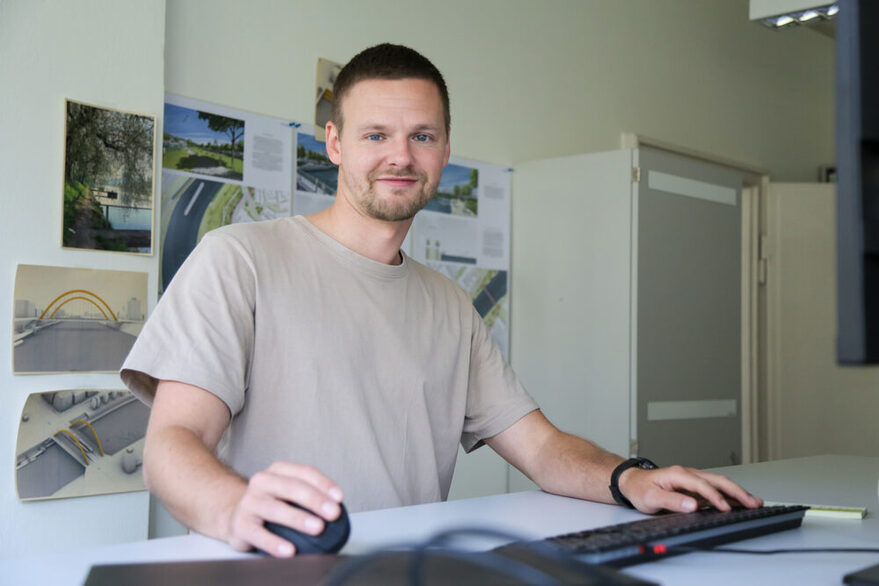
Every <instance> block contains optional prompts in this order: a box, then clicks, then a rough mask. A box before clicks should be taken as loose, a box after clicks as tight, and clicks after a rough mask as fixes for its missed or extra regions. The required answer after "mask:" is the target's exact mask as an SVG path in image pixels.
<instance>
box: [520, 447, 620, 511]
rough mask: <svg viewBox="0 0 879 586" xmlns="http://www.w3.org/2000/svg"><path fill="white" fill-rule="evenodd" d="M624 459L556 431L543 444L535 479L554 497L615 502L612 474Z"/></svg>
mask: <svg viewBox="0 0 879 586" xmlns="http://www.w3.org/2000/svg"><path fill="white" fill-rule="evenodd" d="M622 460H623V459H622V458H620V457H619V456H617V455H615V454H612V453H610V452H608V451H606V450H604V449H602V448H600V447H598V446H597V445H595V444H593V443H592V442H590V441H588V440H585V439H583V438H580V437H577V436H575V435H571V434H569V433H565V432H562V431H557V432H556V433H553V434H551V435H550V436H549V437H548V438H547V439H546V441H544V442H543V444H542V445H541V448H540V451H539V457H538V459H537V462H538V464H537V466H536V469H535V471H534V478H532V480H534V482H536V483H537V485H538V486H540V488H541V489H543V490H545V491H547V492H551V493H553V494H559V495H563V496H571V497H576V498H581V499H588V500H592V501H598V502H605V503H612V502H614V501H613V497H612V496H611V494H610V490H609V489H608V485H609V484H610V475H611V473H612V472H613V469H614V468H615V467H616V466H617V465H618V464H619V463H620V462H622Z"/></svg>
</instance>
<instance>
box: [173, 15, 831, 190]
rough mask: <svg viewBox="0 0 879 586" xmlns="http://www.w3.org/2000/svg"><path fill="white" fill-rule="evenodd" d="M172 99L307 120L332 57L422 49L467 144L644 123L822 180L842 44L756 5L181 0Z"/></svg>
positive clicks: (513, 147) (539, 149)
mask: <svg viewBox="0 0 879 586" xmlns="http://www.w3.org/2000/svg"><path fill="white" fill-rule="evenodd" d="M167 16H168V18H167V30H166V43H167V46H166V48H167V63H166V71H165V83H166V88H167V90H168V91H169V92H174V93H179V94H183V95H186V96H190V97H193V98H203V99H210V100H213V101H216V102H219V103H222V104H228V105H232V106H235V107H240V108H244V109H249V110H253V111H256V112H260V113H264V114H271V115H275V116H279V117H282V118H290V119H292V120H299V121H303V122H307V121H309V120H313V117H314V105H313V102H314V91H315V90H314V75H315V63H316V61H317V58H318V57H326V58H329V59H333V60H335V61H339V62H344V61H347V60H348V59H349V58H350V57H351V56H352V55H353V54H354V53H356V52H358V51H359V50H361V49H363V48H365V47H366V46H369V45H371V44H375V43H379V42H384V41H390V42H398V43H403V44H408V45H410V46H412V47H414V48H415V49H418V50H419V51H422V52H423V53H424V54H425V55H427V56H428V57H429V58H430V59H431V60H433V61H434V62H435V63H436V65H437V66H438V67H439V69H440V70H441V71H442V72H443V74H444V75H445V76H446V81H447V83H448V85H449V88H450V92H451V100H452V149H453V152H454V153H455V154H457V155H459V156H462V157H468V158H472V159H477V160H484V161H487V162H491V163H497V164H501V165H513V164H515V163H518V162H520V161H529V160H534V159H541V158H547V157H554V156H560V155H568V154H577V153H583V152H595V151H603V150H611V149H615V148H619V146H620V142H619V136H620V132H622V131H632V132H636V133H640V134H643V135H645V136H648V137H652V138H655V139H661V140H664V141H666V142H671V143H675V144H679V145H683V146H687V147H690V148H693V149H698V150H700V151H706V152H711V153H715V154H718V155H723V156H726V157H728V158H733V159H736V160H741V161H750V162H754V163H757V164H759V165H761V166H763V167H766V168H768V169H770V170H771V171H772V173H773V179H777V180H785V181H793V180H797V181H811V180H814V178H815V177H816V175H817V170H818V166H819V165H822V164H827V163H828V162H830V161H831V160H832V159H833V150H832V149H833V139H832V133H833V131H832V129H833V126H832V123H833V116H832V111H831V109H832V93H833V87H832V86H833V79H832V61H833V49H832V47H833V42H832V40H831V39H829V38H827V37H824V36H821V35H819V34H818V33H815V32H814V31H811V30H807V29H805V28H799V29H793V30H785V31H780V32H779V31H772V30H769V29H767V28H765V27H763V26H762V25H759V24H756V23H752V22H750V21H748V0H712V1H710V2H705V1H704V0H663V1H661V2H654V1H649V0H617V1H611V2H608V1H606V0H576V1H571V0H546V1H541V2H534V1H532V0H478V1H475V2H474V1H472V0H444V1H442V2H429V1H417V0H412V1H405V2H403V1H401V0H328V1H324V2H312V1H304V0H293V1H286V2H276V1H270V0H252V1H250V2H240V1H238V0H168V3H167Z"/></svg>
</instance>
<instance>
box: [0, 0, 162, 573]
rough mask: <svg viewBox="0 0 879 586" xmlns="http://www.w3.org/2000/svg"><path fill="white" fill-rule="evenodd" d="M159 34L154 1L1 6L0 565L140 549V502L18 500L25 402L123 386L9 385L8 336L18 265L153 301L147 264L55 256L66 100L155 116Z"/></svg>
mask: <svg viewBox="0 0 879 586" xmlns="http://www.w3.org/2000/svg"><path fill="white" fill-rule="evenodd" d="M164 26H165V5H164V2H161V1H160V2H156V1H151V2H141V1H135V0H132V1H125V2H120V1H119V0H78V1H77V2H56V1H54V0H2V1H0V138H2V139H0V177H2V182H0V242H2V246H0V272H2V276H3V277H2V280H0V283H2V287H0V324H2V326H0V330H2V331H3V332H5V333H3V334H0V356H2V359H0V362H2V363H3V368H0V394H2V401H0V403H2V409H0V557H6V556H18V555H27V554H37V553H43V554H45V553H48V552H52V551H61V550H66V549H74V548H79V547H84V546H88V545H93V544H98V543H112V542H120V541H132V540H136V539H144V538H145V537H146V532H147V515H148V503H147V494H146V492H136V493H128V494H119V495H107V496H96V497H84V498H77V499H64V500H52V501H42V502H28V503H22V502H20V501H19V500H18V498H17V496H16V491H15V474H14V468H15V443H16V434H17V432H18V420H19V417H21V411H22V407H23V406H24V402H25V399H26V398H27V395H28V394H29V393H32V392H38V391H45V390H54V389H65V388H89V387H92V388H109V389H113V388H120V387H121V386H122V383H121V381H120V380H119V377H118V376H117V375H109V374H80V375H43V376H12V374H11V364H12V359H11V337H12V336H11V328H12V308H13V281H14V278H15V267H16V265H17V264H18V263H27V264H48V265H63V266H75V267H83V268H101V269H124V270H138V271H146V272H148V273H149V286H150V287H151V289H155V286H156V280H155V279H156V274H157V273H156V263H155V259H154V258H138V257H134V256H131V255H122V254H113V253H101V252H87V251H73V250H61V248H60V241H61V187H62V174H63V162H62V161H63V148H64V99H65V98H74V99H78V100H82V101H86V102H90V103H96V104H99V105H103V106H109V107H116V108H122V109H126V110H133V111H138V112H146V113H153V114H161V111H162V95H163V89H162V85H163V82H162V72H163V67H164V64H163V43H164ZM2 581H3V580H2V578H0V582H2Z"/></svg>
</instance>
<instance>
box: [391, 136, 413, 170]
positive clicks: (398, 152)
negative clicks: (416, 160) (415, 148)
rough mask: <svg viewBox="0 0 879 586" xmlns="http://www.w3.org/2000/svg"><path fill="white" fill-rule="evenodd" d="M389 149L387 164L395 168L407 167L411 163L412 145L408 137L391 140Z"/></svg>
mask: <svg viewBox="0 0 879 586" xmlns="http://www.w3.org/2000/svg"><path fill="white" fill-rule="evenodd" d="M389 147H390V152H389V153H388V163H390V164H391V165H394V166H397V167H408V166H409V165H410V164H411V163H412V143H411V142H410V141H409V139H408V137H400V138H395V139H393V140H391V141H390V144H389Z"/></svg>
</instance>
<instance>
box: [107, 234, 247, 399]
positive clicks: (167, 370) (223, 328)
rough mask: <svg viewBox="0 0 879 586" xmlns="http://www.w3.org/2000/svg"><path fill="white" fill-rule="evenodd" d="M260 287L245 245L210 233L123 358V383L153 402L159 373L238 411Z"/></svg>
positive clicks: (177, 276)
mask: <svg viewBox="0 0 879 586" xmlns="http://www.w3.org/2000/svg"><path fill="white" fill-rule="evenodd" d="M255 288H256V278H255V271H254V266H253V262H252V257H251V255H250V254H249V252H248V251H247V250H246V248H245V246H244V245H243V244H242V243H241V242H239V241H238V240H236V239H235V238H234V236H233V235H232V234H229V233H227V232H226V231H224V230H223V229H219V230H215V231H212V232H208V233H207V234H206V235H205V236H204V238H202V241H201V242H200V243H199V245H198V246H197V247H196V248H195V250H193V252H192V253H191V254H190V255H189V257H188V258H187V259H186V261H185V262H184V263H183V265H182V266H181V267H180V269H179V270H178V271H177V274H176V275H175V276H174V279H173V280H172V281H171V284H170V286H169V287H168V288H167V289H166V290H165V292H164V294H163V295H162V298H161V300H160V301H159V303H158V304H157V305H156V308H155V310H154V311H153V314H152V315H151V316H150V318H149V319H148V320H147V323H146V325H145V326H144V328H143V330H142V331H141V333H140V335H139V336H138V338H137V340H136V341H135V343H134V346H133V347H132V349H131V351H130V353H129V354H128V357H127V358H126V360H125V362H124V364H123V365H122V370H121V373H120V375H121V377H122V380H123V382H124V383H125V384H126V385H127V386H128V388H129V389H131V391H132V392H133V393H134V394H135V395H136V396H138V397H139V398H140V399H141V400H142V401H144V402H145V403H147V404H151V403H152V400H153V397H154V396H155V391H156V385H157V384H158V381H160V380H175V381H180V382H184V383H187V384H191V385H195V386H197V387H201V388H203V389H205V390H207V391H210V392H211V393H213V394H215V395H216V396H217V397H219V398H220V399H221V400H222V401H224V402H225V403H226V405H227V406H228V407H229V411H230V412H231V413H232V415H233V416H234V415H235V414H237V413H238V412H239V411H240V410H241V408H242V407H243V406H244V393H245V390H246V388H247V384H248V378H249V369H250V364H251V359H252V352H253V340H254V319H253V315H254V306H255V301H254V300H255Z"/></svg>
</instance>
